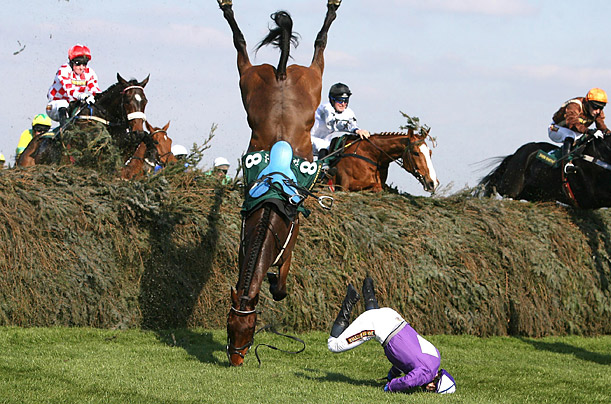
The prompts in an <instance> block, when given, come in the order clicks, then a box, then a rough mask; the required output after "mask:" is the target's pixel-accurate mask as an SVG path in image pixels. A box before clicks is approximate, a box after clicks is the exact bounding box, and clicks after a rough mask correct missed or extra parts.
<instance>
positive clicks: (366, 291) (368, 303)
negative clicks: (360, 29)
mask: <svg viewBox="0 0 611 404" xmlns="http://www.w3.org/2000/svg"><path fill="white" fill-rule="evenodd" d="M363 300H364V303H365V310H371V309H379V308H380V306H379V305H378V300H377V299H376V294H375V291H374V290H373V279H371V278H370V277H367V278H365V280H364V281H363Z"/></svg>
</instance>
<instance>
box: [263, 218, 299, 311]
mask: <svg viewBox="0 0 611 404" xmlns="http://www.w3.org/2000/svg"><path fill="white" fill-rule="evenodd" d="M297 234H299V218H296V219H295V224H294V227H293V231H292V233H291V234H290V235H288V234H287V235H286V236H285V237H290V240H289V241H288V244H287V246H286V249H285V250H284V252H283V253H282V257H281V259H282V260H283V261H282V264H281V265H280V268H279V270H278V274H275V273H271V272H268V273H267V280H268V281H269V291H270V293H271V294H272V296H273V297H274V300H275V301H280V300H282V299H284V298H285V297H286V295H287V291H286V277H287V276H288V274H289V269H290V268H291V258H292V257H293V248H294V247H295V243H296V242H297ZM281 247H282V246H279V248H281Z"/></svg>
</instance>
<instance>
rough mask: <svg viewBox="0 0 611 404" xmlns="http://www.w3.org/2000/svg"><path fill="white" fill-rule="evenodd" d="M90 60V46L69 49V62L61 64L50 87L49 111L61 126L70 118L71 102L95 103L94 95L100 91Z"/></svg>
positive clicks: (77, 46)
mask: <svg viewBox="0 0 611 404" xmlns="http://www.w3.org/2000/svg"><path fill="white" fill-rule="evenodd" d="M90 60H91V51H90V50H89V48H88V47H86V46H83V45H80V44H77V45H74V46H73V47H72V48H70V50H69V51H68V63H66V64H63V65H61V66H60V68H59V70H58V71H57V73H56V75H55V80H54V81H53V84H52V85H51V88H49V93H48V94H47V99H48V100H49V104H48V105H47V113H48V115H49V116H50V117H51V119H53V120H54V121H57V122H59V123H60V125H61V126H64V124H65V122H66V119H67V118H68V105H69V103H70V102H72V101H76V100H79V101H84V102H87V103H88V104H93V103H94V102H95V98H94V97H93V96H94V95H95V94H97V93H99V92H100V87H99V86H98V76H97V75H96V74H95V71H94V70H93V69H92V68H91V67H88V66H87V64H88V63H89V61H90Z"/></svg>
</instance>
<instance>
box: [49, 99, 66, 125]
mask: <svg viewBox="0 0 611 404" xmlns="http://www.w3.org/2000/svg"><path fill="white" fill-rule="evenodd" d="M69 105H70V103H68V100H53V101H50V102H49V103H48V104H47V115H49V118H51V119H53V120H54V121H56V122H59V109H60V108H66V109H68V106H69Z"/></svg>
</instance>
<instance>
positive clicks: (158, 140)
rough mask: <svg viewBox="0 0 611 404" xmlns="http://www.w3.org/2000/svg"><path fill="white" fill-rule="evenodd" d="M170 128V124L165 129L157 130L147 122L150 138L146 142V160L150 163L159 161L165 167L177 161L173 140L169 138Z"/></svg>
mask: <svg viewBox="0 0 611 404" xmlns="http://www.w3.org/2000/svg"><path fill="white" fill-rule="evenodd" d="M169 127H170V122H168V123H167V124H166V125H165V126H164V127H163V128H156V127H154V126H153V125H151V124H149V123H148V122H146V128H147V129H148V131H149V133H150V136H147V138H146V139H147V140H145V143H147V145H146V146H147V156H146V158H147V159H148V160H150V161H157V162H159V163H160V164H161V165H163V166H165V165H166V164H168V163H171V162H174V161H176V157H174V155H173V154H172V139H170V138H169V136H168V128H169Z"/></svg>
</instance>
